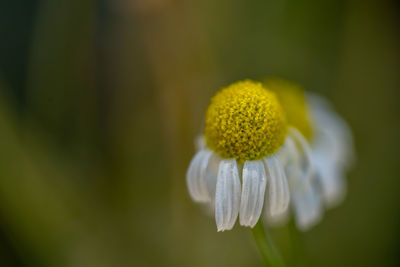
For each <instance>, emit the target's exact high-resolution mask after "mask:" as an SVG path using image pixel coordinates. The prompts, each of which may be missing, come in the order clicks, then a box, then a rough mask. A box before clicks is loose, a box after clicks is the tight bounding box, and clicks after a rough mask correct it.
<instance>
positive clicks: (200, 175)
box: [186, 80, 309, 231]
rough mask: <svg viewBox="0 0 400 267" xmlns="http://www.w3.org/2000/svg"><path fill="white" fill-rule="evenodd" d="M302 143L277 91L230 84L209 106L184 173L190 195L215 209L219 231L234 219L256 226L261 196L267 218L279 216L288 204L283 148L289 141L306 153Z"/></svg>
mask: <svg viewBox="0 0 400 267" xmlns="http://www.w3.org/2000/svg"><path fill="white" fill-rule="evenodd" d="M303 139H304V138H303V137H302V136H301V135H300V134H298V131H297V130H296V129H294V128H290V127H288V124H287V120H286V116H285V112H284V110H283V109H282V107H281V105H280V103H279V101H278V99H277V97H276V95H275V93H273V92H271V91H270V90H267V89H266V88H264V87H263V85H262V84H261V83H258V82H253V81H250V80H245V81H240V82H236V83H233V84H231V85H229V86H228V87H226V88H223V89H222V90H220V91H219V92H218V93H217V94H216V95H215V96H214V97H213V98H212V99H211V103H210V105H209V106H208V108H207V111H206V118H205V129H204V136H203V137H200V138H198V139H197V141H196V143H197V146H198V147H199V151H198V152H197V153H196V155H195V156H194V157H193V159H192V161H191V163H190V165H189V168H188V171H187V176H186V179H187V185H188V189H189V193H190V195H191V197H192V198H193V200H194V201H197V202H203V203H209V204H210V206H211V207H213V208H214V210H215V220H216V224H217V229H218V231H224V230H230V229H232V228H233V226H234V224H235V222H236V219H237V217H238V216H239V221H240V224H241V225H243V226H249V227H254V225H255V224H256V223H257V222H258V220H259V218H260V216H261V213H262V210H263V206H264V197H265V196H266V205H265V208H264V209H265V213H266V214H267V216H268V217H269V218H277V217H280V216H282V214H285V213H286V211H287V209H288V206H289V202H290V192H289V186H288V181H287V179H286V174H285V171H284V166H283V162H282V159H281V158H282V156H281V150H282V149H283V147H285V146H288V145H289V144H288V142H289V143H290V142H292V143H297V144H299V146H300V147H301V149H303V150H304V148H303V145H307V143H306V142H305V140H303ZM306 171H309V170H308V169H307V168H306Z"/></svg>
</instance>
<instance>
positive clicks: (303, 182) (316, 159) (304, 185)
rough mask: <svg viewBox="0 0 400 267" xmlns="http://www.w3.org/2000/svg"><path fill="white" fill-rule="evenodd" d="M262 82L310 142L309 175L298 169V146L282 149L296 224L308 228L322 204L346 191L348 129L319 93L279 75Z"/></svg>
mask: <svg viewBox="0 0 400 267" xmlns="http://www.w3.org/2000/svg"><path fill="white" fill-rule="evenodd" d="M264 85H265V86H268V88H270V89H271V90H272V91H274V92H275V93H276V94H277V96H278V98H279V101H280V102H281V104H282V107H283V108H284V109H285V111H286V114H287V118H288V123H289V124H290V125H291V126H293V127H295V128H296V129H298V130H299V132H300V133H301V134H302V135H303V136H304V137H305V138H306V139H307V142H308V143H309V144H310V146H311V150H310V151H307V152H306V154H307V157H306V158H307V161H308V160H309V159H310V160H311V162H310V165H311V166H312V169H313V172H312V173H311V174H309V175H308V176H305V175H304V174H303V175H302V174H301V173H299V172H298V171H297V170H299V169H301V165H302V163H301V162H302V161H304V159H302V156H301V155H298V152H297V151H298V150H296V149H293V145H291V144H290V143H289V145H288V146H286V153H285V154H286V157H288V158H290V159H289V160H288V161H289V162H287V163H286V168H285V172H286V175H287V177H288V180H289V188H290V191H291V195H292V207H293V211H294V214H295V218H296V224H297V226H298V228H300V229H302V230H307V229H309V228H310V227H312V226H313V225H315V224H316V223H317V222H318V221H319V220H320V219H321V217H322V213H323V204H325V205H326V206H328V207H331V206H332V205H333V204H337V203H338V202H339V201H340V200H341V199H342V198H343V196H344V194H345V191H346V190H345V188H346V187H345V185H346V183H345V179H344V172H345V170H346V169H347V168H348V166H350V164H349V163H350V161H351V160H350V159H351V158H352V156H351V155H352V154H353V153H352V151H353V149H352V138H351V133H350V130H349V128H348V126H347V125H346V123H345V122H344V121H343V120H342V119H341V118H340V117H339V116H338V115H337V114H336V113H335V112H334V111H333V109H332V108H331V107H330V105H329V104H328V103H327V102H326V101H325V100H323V99H322V98H321V97H318V96H316V95H313V94H308V95H306V93H305V92H304V90H303V89H302V88H301V87H300V86H299V85H297V84H294V83H291V82H288V81H285V80H282V79H279V78H269V79H266V80H265V81H264ZM304 147H308V146H304Z"/></svg>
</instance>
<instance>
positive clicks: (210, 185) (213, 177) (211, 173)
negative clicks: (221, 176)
mask: <svg viewBox="0 0 400 267" xmlns="http://www.w3.org/2000/svg"><path fill="white" fill-rule="evenodd" d="M220 162H221V158H220V157H219V156H218V154H215V153H213V155H212V156H211V157H210V159H209V161H208V166H207V169H206V183H207V190H208V192H209V194H210V207H211V210H212V211H213V212H214V209H215V189H216V186H217V177H218V168H219V163H220Z"/></svg>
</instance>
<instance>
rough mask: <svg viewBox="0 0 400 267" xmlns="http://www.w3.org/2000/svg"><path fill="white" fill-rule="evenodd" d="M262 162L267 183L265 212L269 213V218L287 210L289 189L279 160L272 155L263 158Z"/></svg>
mask: <svg viewBox="0 0 400 267" xmlns="http://www.w3.org/2000/svg"><path fill="white" fill-rule="evenodd" d="M264 162H265V166H266V170H267V171H266V174H267V179H268V181H269V187H268V205H267V207H268V208H267V212H269V216H270V217H275V216H279V215H281V214H283V213H284V212H285V211H286V210H287V209H288V206H289V202H290V194H289V188H288V184H287V180H286V175H285V172H284V170H283V167H282V164H281V163H280V161H279V159H278V158H277V157H276V156H275V155H272V156H270V157H268V158H264Z"/></svg>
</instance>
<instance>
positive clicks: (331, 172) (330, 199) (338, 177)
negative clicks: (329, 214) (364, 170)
mask: <svg viewBox="0 0 400 267" xmlns="http://www.w3.org/2000/svg"><path fill="white" fill-rule="evenodd" d="M314 162H315V165H316V167H317V174H318V178H319V182H320V186H321V189H322V194H323V197H324V202H325V204H326V205H327V207H328V208H331V207H334V206H336V205H338V204H339V203H340V202H341V201H342V200H343V199H344V197H345V195H346V191H347V187H346V179H345V177H344V174H343V170H342V169H341V168H338V167H337V166H335V164H334V163H332V162H330V161H329V160H328V159H326V158H324V157H322V156H318V155H316V157H315V159H314Z"/></svg>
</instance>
